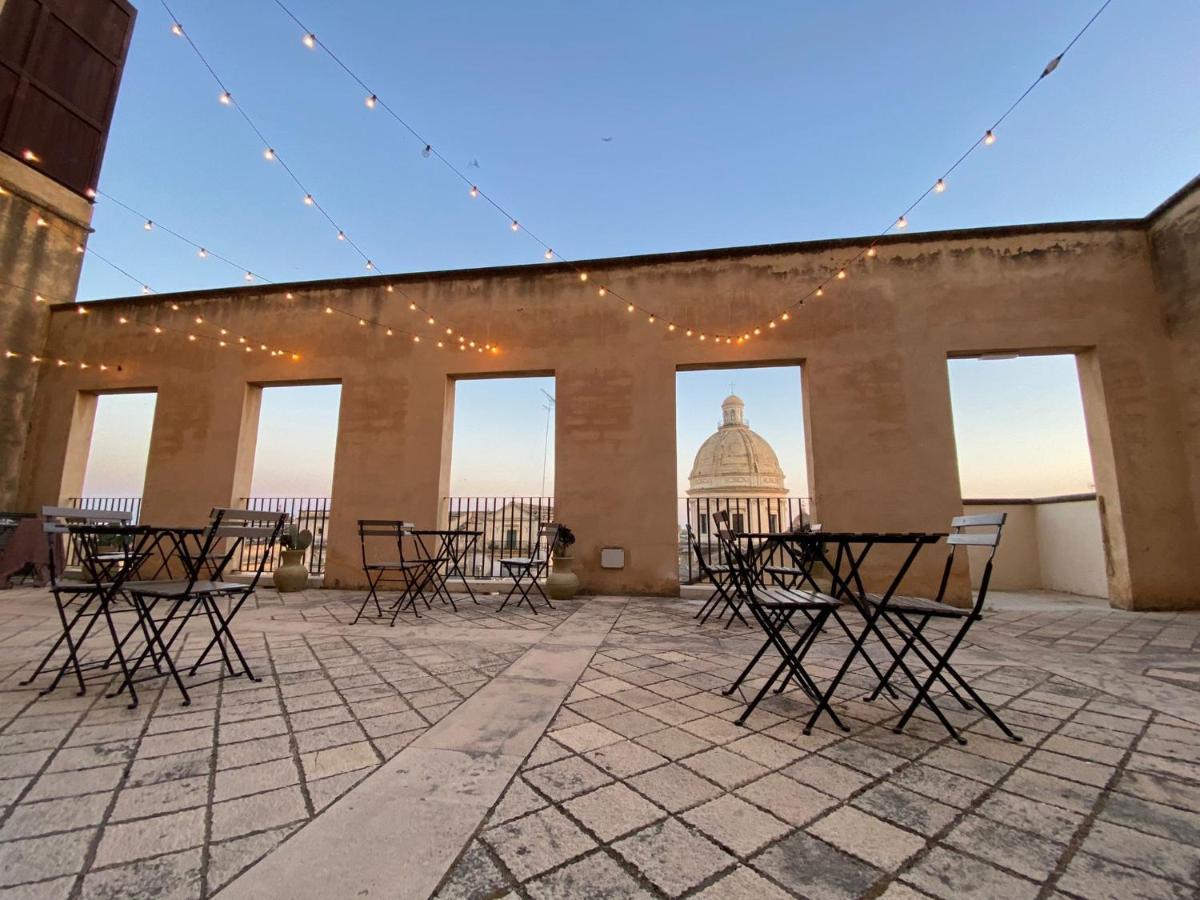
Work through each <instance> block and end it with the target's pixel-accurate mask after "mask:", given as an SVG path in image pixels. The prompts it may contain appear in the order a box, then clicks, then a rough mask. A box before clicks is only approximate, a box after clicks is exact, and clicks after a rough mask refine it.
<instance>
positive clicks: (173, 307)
mask: <svg viewBox="0 0 1200 900" xmlns="http://www.w3.org/2000/svg"><path fill="white" fill-rule="evenodd" d="M171 309H172V310H174V311H175V312H179V304H178V303H172V304H171Z"/></svg>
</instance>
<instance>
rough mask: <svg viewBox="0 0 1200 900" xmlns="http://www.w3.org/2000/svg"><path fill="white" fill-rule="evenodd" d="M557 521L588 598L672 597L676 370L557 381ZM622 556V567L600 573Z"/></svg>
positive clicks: (606, 364)
mask: <svg viewBox="0 0 1200 900" xmlns="http://www.w3.org/2000/svg"><path fill="white" fill-rule="evenodd" d="M555 397H556V400H557V402H556V406H555V409H556V418H555V476H554V496H555V503H556V509H555V517H556V518H557V519H558V520H559V521H561V522H562V523H563V524H565V525H567V526H568V527H570V528H571V530H572V531H574V533H575V535H576V538H577V539H578V543H577V544H576V545H575V546H574V548H573V549H572V554H573V556H574V557H575V566H574V567H575V570H576V572H577V573H578V574H579V580H580V585H581V590H582V591H584V592H586V593H594V594H603V593H613V592H617V593H630V592H632V593H645V594H668V595H670V594H677V593H678V591H679V561H678V538H679V523H678V521H677V519H678V515H677V513H676V505H677V498H676V472H675V467H676V465H675V365H674V361H673V360H671V359H670V358H669V357H668V356H667V354H660V355H656V356H654V357H652V358H651V359H650V361H649V362H646V361H645V358H644V357H643V358H642V359H641V360H640V361H638V362H634V361H633V360H630V359H621V358H620V357H618V356H613V357H607V358H604V360H603V361H597V359H596V357H590V358H586V359H580V360H578V361H577V362H576V361H572V362H567V363H563V364H562V365H561V366H560V368H559V369H558V370H557V371H556V372H555ZM603 547H621V548H623V549H624V550H625V568H624V569H623V570H606V569H601V568H600V550H601V548H603Z"/></svg>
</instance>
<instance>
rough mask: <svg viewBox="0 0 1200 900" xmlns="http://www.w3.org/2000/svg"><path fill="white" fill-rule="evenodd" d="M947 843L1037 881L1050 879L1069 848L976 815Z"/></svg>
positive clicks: (953, 832)
mask: <svg viewBox="0 0 1200 900" xmlns="http://www.w3.org/2000/svg"><path fill="white" fill-rule="evenodd" d="M945 843H946V844H947V845H948V846H950V847H953V848H955V849H956V850H962V851H963V852H965V853H971V854H973V855H975V856H980V857H983V858H984V859H986V860H988V861H989V862H992V863H995V864H996V865H998V866H1002V867H1004V868H1005V869H1009V870H1010V871H1013V872H1016V873H1017V874H1018V875H1024V876H1025V877H1026V878H1031V879H1033V880H1034V881H1045V880H1046V879H1048V878H1049V877H1050V874H1051V873H1052V872H1053V871H1054V869H1055V866H1057V865H1058V861H1059V859H1060V858H1061V857H1062V856H1063V854H1064V853H1065V852H1066V849H1067V848H1066V847H1065V846H1064V845H1063V844H1056V843H1054V842H1053V841H1048V840H1045V838H1044V837H1042V836H1041V835H1039V834H1033V833H1031V832H1028V831H1021V830H1019V829H1017V828H1010V827H1009V826H1008V825H1005V824H1002V823H1000V822H996V821H994V820H992V819H986V818H983V817H982V816H974V815H971V816H967V817H966V818H964V819H963V820H962V821H961V822H959V823H958V824H957V825H955V826H954V828H953V829H951V831H950V832H949V834H947V835H946V837H945Z"/></svg>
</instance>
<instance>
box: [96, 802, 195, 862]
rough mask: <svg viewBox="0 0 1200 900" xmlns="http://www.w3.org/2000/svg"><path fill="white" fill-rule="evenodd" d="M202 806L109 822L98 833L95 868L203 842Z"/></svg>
mask: <svg viewBox="0 0 1200 900" xmlns="http://www.w3.org/2000/svg"><path fill="white" fill-rule="evenodd" d="M204 816H205V810H204V809H203V807H197V808H195V809H188V810H183V811H182V812H174V813H167V814H165V815H161V816H155V817H154V818H151V819H136V820H134V821H131V822H120V823H117V824H115V825H109V826H107V827H106V828H105V829H104V832H103V834H101V836H100V845H99V847H97V849H96V860H95V865H96V867H98V868H100V867H104V866H111V865H114V864H116V863H126V862H132V861H133V860H135V859H143V858H145V857H148V856H158V855H160V854H163V853H175V852H177V851H180V850H187V849H189V848H191V847H199V846H200V845H201V844H203V843H204Z"/></svg>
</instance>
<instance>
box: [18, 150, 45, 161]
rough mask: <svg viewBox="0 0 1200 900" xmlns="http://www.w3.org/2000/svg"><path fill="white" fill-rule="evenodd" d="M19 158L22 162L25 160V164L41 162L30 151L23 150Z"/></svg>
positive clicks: (38, 157) (39, 158)
mask: <svg viewBox="0 0 1200 900" xmlns="http://www.w3.org/2000/svg"><path fill="white" fill-rule="evenodd" d="M21 158H22V159H23V160H25V162H31V163H35V162H41V161H42V159H41V157H40V156H38V155H37V154H36V153H34V152H33V151H32V150H24V151H22V153H21Z"/></svg>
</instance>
